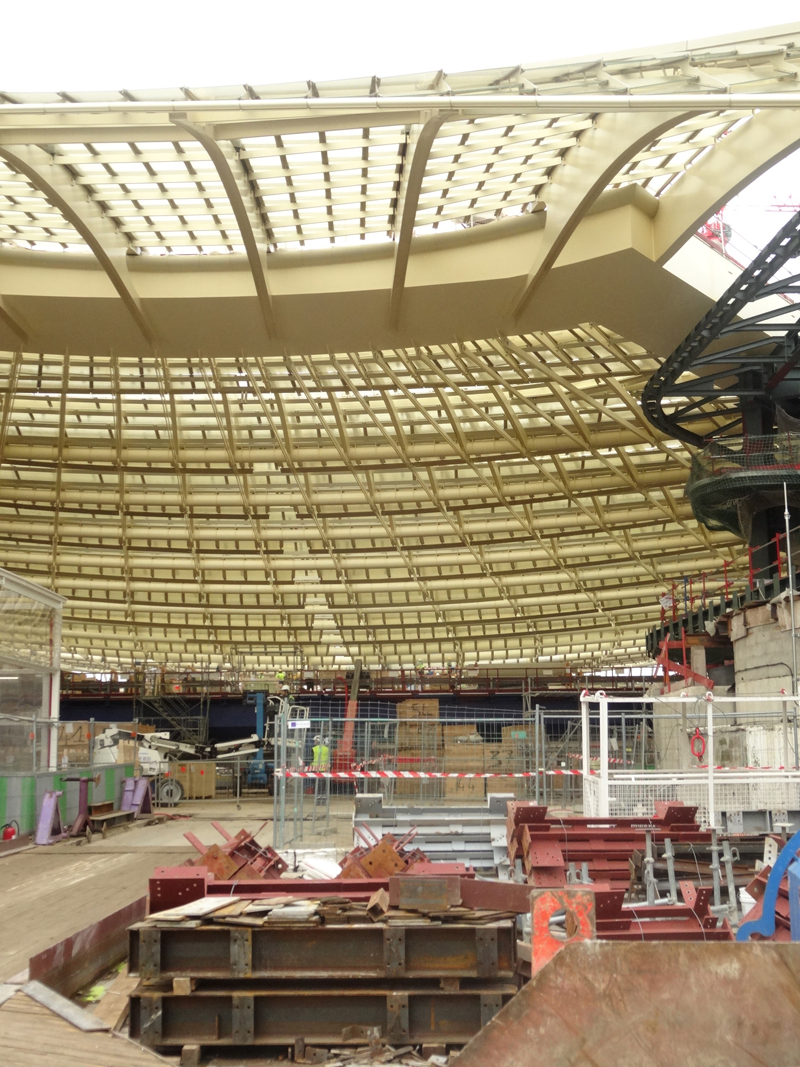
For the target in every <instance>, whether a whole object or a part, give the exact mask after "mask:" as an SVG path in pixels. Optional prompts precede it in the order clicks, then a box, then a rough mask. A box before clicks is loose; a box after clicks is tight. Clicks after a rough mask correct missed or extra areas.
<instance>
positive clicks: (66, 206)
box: [0, 145, 156, 347]
mask: <svg viewBox="0 0 800 1067" xmlns="http://www.w3.org/2000/svg"><path fill="white" fill-rule="evenodd" d="M0 158H2V159H4V160H5V161H6V162H7V163H10V164H11V166H13V167H14V168H15V170H17V171H18V172H19V173H20V174H24V175H25V177H26V178H27V179H28V181H30V182H31V183H32V184H33V185H35V186H36V188H37V189H39V190H40V191H41V192H43V193H44V194H45V196H46V197H47V199H48V200H49V201H50V203H51V204H52V205H53V206H54V207H55V208H57V209H58V210H59V211H60V212H61V214H62V215H63V217H64V218H65V219H66V221H67V222H68V223H69V224H70V225H71V226H72V227H73V228H74V229H75V230H76V231H77V232H78V233H79V234H80V236H81V237H82V238H83V240H84V241H85V242H86V244H87V245H88V247H89V248H90V249H91V251H92V252H93V253H94V256H95V258H96V259H97V261H98V263H99V264H100V265H101V267H102V268H103V270H104V271H105V272H106V274H107V276H108V279H109V281H110V282H111V284H112V285H113V286H114V288H115V289H116V291H117V293H118V294H119V296H120V298H121V299H122V302H123V303H124V305H125V307H126V308H127V310H128V312H129V314H130V316H131V318H132V319H133V321H134V322H135V324H136V326H137V327H138V329H139V332H140V333H141V335H142V337H143V338H144V339H145V341H146V342H147V344H148V345H150V346H151V347H152V346H153V345H154V344H155V341H156V337H155V332H154V330H153V328H152V326H151V325H150V323H149V322H148V319H147V316H146V314H145V312H144V309H143V308H142V304H141V301H140V299H139V296H138V294H137V292H136V289H135V287H134V285H133V282H132V281H131V278H130V275H129V272H128V264H127V260H126V256H127V254H128V252H129V251H130V250H131V246H130V244H129V243H128V241H127V240H126V239H125V237H124V236H123V235H122V234H121V233H120V232H119V231H118V230H117V228H116V226H114V224H113V223H112V222H111V221H110V220H109V219H107V218H106V216H105V215H104V214H103V212H102V211H101V209H100V208H99V207H98V206H97V204H95V203H93V202H92V201H91V200H89V199H88V197H87V195H86V194H85V193H84V192H83V190H82V189H80V187H79V186H77V185H75V184H74V182H73V179H72V175H71V173H70V172H69V170H68V169H67V168H66V167H63V166H61V165H60V164H58V163H55V162H53V157H52V156H51V155H49V153H47V152H45V151H44V150H43V149H41V148H38V147H36V146H35V145H0Z"/></svg>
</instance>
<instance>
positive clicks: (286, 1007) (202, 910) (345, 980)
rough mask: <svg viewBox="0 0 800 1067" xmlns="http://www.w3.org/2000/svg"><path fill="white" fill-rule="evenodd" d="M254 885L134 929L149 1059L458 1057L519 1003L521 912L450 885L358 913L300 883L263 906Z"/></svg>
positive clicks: (413, 881)
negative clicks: (229, 1052)
mask: <svg viewBox="0 0 800 1067" xmlns="http://www.w3.org/2000/svg"><path fill="white" fill-rule="evenodd" d="M189 870H191V869H189ZM198 873H199V872H198ZM198 881H200V880H199V879H198ZM348 881H350V880H342V884H347V882H348ZM358 881H360V883H361V884H362V885H369V884H370V882H369V880H368V879H360V880H358ZM463 882H464V883H465V884H467V885H473V884H475V883H474V879H470V878H464V879H463ZM207 884H212V885H213V884H214V883H213V882H208V883H207ZM263 884H264V883H263V882H262V883H258V882H250V883H247V882H245V881H242V882H241V883H240V884H239V886H238V888H237V892H236V893H235V894H234V895H233V896H230V895H228V896H223V895H206V894H204V895H202V896H197V898H196V899H194V900H191V901H189V902H187V903H184V904H181V905H179V906H178V907H175V908H171V909H168V910H164V911H160V912H156V913H154V914H151V915H149V916H148V918H147V919H145V920H144V921H143V922H141V923H137V924H136V925H134V926H133V927H131V930H130V950H129V970H130V973H131V974H134V975H138V977H139V978H140V982H139V985H138V987H137V988H136V990H135V991H134V992H133V994H132V995H131V1029H130V1032H131V1036H132V1037H134V1038H135V1039H136V1040H138V1041H140V1042H141V1043H142V1044H144V1045H147V1046H149V1047H152V1048H159V1047H175V1046H200V1047H202V1046H209V1047H221V1046H239V1045H243V1046H246V1045H251V1046H252V1045H261V1046H264V1045H268V1046H288V1047H289V1048H291V1049H293V1050H294V1049H295V1043H300V1044H298V1048H299V1047H301V1046H302V1048H303V1049H304V1050H305V1052H304V1053H303V1054H304V1055H305V1056H306V1057H307V1056H308V1055H309V1054H310V1050H311V1049H312V1048H313V1047H314V1046H322V1047H331V1046H363V1045H365V1043H370V1042H371V1043H372V1044H373V1045H374V1049H373V1051H374V1052H375V1053H376V1054H377V1052H378V1051H379V1049H384V1048H385V1047H386V1046H387V1045H400V1046H407V1045H410V1046H418V1045H431V1046H433V1045H436V1046H441V1047H447V1046H451V1047H452V1046H461V1045H464V1044H466V1042H467V1041H469V1040H470V1039H471V1038H472V1037H473V1036H474V1035H475V1034H477V1033H478V1031H479V1030H480V1028H481V1027H482V1026H483V1025H485V1023H486V1022H488V1020H489V1019H490V1018H492V1016H493V1015H494V1014H495V1013H496V1012H497V1011H499V1010H500V1008H501V1007H502V1005H503V1004H504V1003H506V1002H507V1001H508V1000H509V999H510V998H511V997H512V996H513V995H514V993H515V992H516V988H517V986H516V980H515V974H516V970H517V967H516V945H517V934H516V918H517V912H516V911H515V910H503V909H499V908H492V907H473V906H471V905H469V904H466V903H464V902H463V901H462V896H461V884H462V879H461V878H460V877H458V876H457V875H452V874H451V875H447V876H446V877H439V878H436V877H428V876H414V875H411V874H407V875H401V876H392V877H390V878H388V879H385V880H384V884H383V885H381V886H379V887H378V888H377V889H373V890H372V892H371V893H370V894H369V896H368V898H367V899H363V896H364V894H362V899H355V900H354V899H352V895H350V894H349V893H348V894H345V893H342V892H341V891H340V892H338V893H337V892H336V889H337V886H339V885H340V882H339V880H336V879H334V880H331V881H329V882H328V883H327V887H328V892H327V894H326V895H325V896H322V895H315V894H313V893H309V889H308V886H309V883H308V882H305V881H303V880H300V879H289V880H286V879H284V880H283V881H282V882H281V883H280V884H281V887H282V892H280V893H275V892H274V891H273V893H272V895H267V894H266V893H265V892H264V891H263ZM272 884H273V885H274V880H273V881H272ZM314 1055H315V1056H318V1055H319V1056H321V1053H320V1054H317V1053H315V1054H314ZM306 1062H322V1059H321V1058H319V1059H314V1058H313V1057H312V1060H311V1061H309V1060H308V1059H307V1060H306Z"/></svg>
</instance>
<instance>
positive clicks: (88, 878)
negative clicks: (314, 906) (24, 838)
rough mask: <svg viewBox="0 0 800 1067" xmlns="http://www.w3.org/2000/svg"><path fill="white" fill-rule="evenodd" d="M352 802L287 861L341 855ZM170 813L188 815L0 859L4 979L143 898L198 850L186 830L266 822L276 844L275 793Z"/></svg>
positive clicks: (265, 833)
mask: <svg viewBox="0 0 800 1067" xmlns="http://www.w3.org/2000/svg"><path fill="white" fill-rule="evenodd" d="M352 805H353V802H352V798H349V797H348V798H337V799H335V800H334V801H333V802H332V804H331V815H330V821H329V824H328V827H327V829H325V828H324V827H320V828H321V829H323V832H322V833H320V834H313V835H312V834H311V832H310V830H311V827H310V825H309V823H308V822H306V823H305V824H304V840H303V841H302V842H297V843H296V844H295V843H289V844H288V845H287V847H286V848H285V849H284V850H283V851H284V853H285V854H286V855H287V859H289V860H290V862H291V861H293V859H294V854H295V853H297V852H300V856H301V857H302V852H303V851H304V850H309V849H310V850H315V849H321V848H331V847H336V848H337V850H338V851H337V854H338V855H341V852H342V850H343V849H347V848H350V847H352ZM171 813H173V814H178V815H180V816H187V817H186V818H179V819H174V820H173V819H170V820H168V821H166V822H163V823H160V824H158V825H156V826H147V825H144V824H143V823H139V824H135V825H132V826H131V827H130V828H129V829H121V830H117V831H112V832H111V833H110V834H109V836H108V838H107V839H105V840H104V839H103V838H102V837H99V836H95V838H94V839H93V841H92V843H91V844H87V843H86V842H85V841H84V840H83V839H82V838H79V839H77V840H75V841H62V842H59V843H58V844H56V845H50V846H46V847H42V848H31V849H28V850H26V851H24V852H19V853H16V854H15V855H11V856H6V857H3V858H0V897H1V898H2V901H3V907H2V908H0V982H2V981H4V980H5V979H7V978H10V977H11V976H12V975H14V974H16V973H18V972H19V971H22V970H24V969H25V968H26V967H27V965H28V960H29V958H30V957H31V956H32V955H35V954H36V953H37V952H41V951H42V950H43V949H45V948H48V947H49V946H50V945H52V944H54V943H55V942H57V941H61V940H63V939H64V938H65V937H69V936H70V935H71V934H74V933H76V932H77V931H78V930H82V929H83V928H84V927H86V926H90V925H91V924H92V923H95V922H97V921H98V919H101V918H103V917H104V916H105V915H108V914H110V913H111V912H113V911H116V910H117V909H118V908H122V907H124V906H125V905H126V904H130V903H131V902H132V901H134V900H136V899H137V898H138V897H141V896H143V895H144V894H145V893H146V892H147V882H148V879H149V878H150V875H151V874H152V871H153V868H154V867H167V866H175V865H177V864H180V863H182V862H183V861H184V860H185V859H187V858H188V857H189V856H193V855H197V853H196V852H195V851H194V849H193V848H192V846H191V845H190V844H189V843H188V842H187V841H186V840H185V839H184V836H183V835H184V833H186V831H187V830H191V831H192V833H194V834H196V835H197V837H198V838H199V839H200V840H201V841H202V842H203V843H204V844H209V845H210V844H213V843H214V842H215V841H219V840H220V837H219V834H218V833H217V831H216V830H215V829H214V828H213V827H212V825H211V822H212V821H213V820H216V821H218V822H221V823H223V824H224V825H225V826H226V827H227V828H228V829H229V832H230V833H236V832H237V831H238V830H241V829H243V828H244V829H246V830H249V831H250V832H251V833H254V832H255V831H257V830H258V829H259V827H261V828H262V829H261V832H260V833H259V835H258V838H257V839H258V841H259V842H261V843H263V844H271V843H272V833H273V826H272V798H264V799H257V800H249V799H243V800H241V802H240V803H239V806H238V807H237V804H236V802H232V801H224V800H223V801H214V800H197V801H187V802H184V803H182V804H181V805H180V807H178V808H175V809H171ZM265 820H269V821H267V823H266V825H263V824H264V822H265ZM287 831H289V827H287Z"/></svg>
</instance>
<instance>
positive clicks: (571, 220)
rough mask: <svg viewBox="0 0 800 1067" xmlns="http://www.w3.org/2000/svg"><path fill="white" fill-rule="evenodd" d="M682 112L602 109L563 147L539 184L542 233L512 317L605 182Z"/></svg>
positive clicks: (519, 311) (517, 315)
mask: <svg viewBox="0 0 800 1067" xmlns="http://www.w3.org/2000/svg"><path fill="white" fill-rule="evenodd" d="M636 99H638V98H636ZM687 117H688V116H687V114H686V113H685V112H680V111H674V112H672V113H671V114H669V115H664V114H661V113H659V114H658V115H657V116H655V117H654V116H653V115H637V116H635V117H629V118H623V117H621V116H620V115H602V116H600V117H599V118H598V119H597V121H596V122H595V125H594V128H593V129H591V130H587V131H586V132H585V133H584V134H583V136H582V137H581V139H580V141H579V143H578V145H577V146H576V147H575V148H571V149H569V150H568V151H567V152H566V154H565V155H564V157H563V162H562V163H561V165H560V166H558V167H556V168H555V169H554V171H553V177H552V180H551V181H550V183H549V185H546V186H544V188H543V190H542V199H543V200H544V202H545V207H546V215H545V227H544V233H543V234H542V235H541V236H540V237H539V239H538V241H537V244H536V246H535V247H536V253H535V256H534V260H533V264H532V265H531V268H530V270H529V272H528V277H527V280H526V282H525V287H524V289H523V291H522V293H521V294H520V296H519V298H518V299H517V301H516V303H515V305H514V308H513V311H512V318H513V320H514V321H518V320H519V319H520V318H521V317H522V315H523V314H524V313H525V311H526V310H527V308H528V305H529V304H530V302H531V300H532V299H533V295H534V293H535V292H536V290H537V289H538V288H539V286H540V285H541V284H542V282H543V281H544V279H545V277H546V276H547V273H548V271H549V270H550V268H551V267H552V266H553V264H554V263H555V262H556V260H557V259H558V257H559V255H560V254H561V252H562V251H563V249H564V246H565V245H566V244H567V241H569V239H570V237H571V236H572V234H573V233H574V232H575V229H576V227H577V226H578V223H579V222H580V221H581V219H582V218H583V217H584V216H585V215H586V212H587V211H588V210H589V208H590V207H591V206H592V204H593V203H594V202H595V200H597V198H598V196H600V194H601V193H602V192H603V190H604V189H605V188H606V187H607V186H608V184H609V182H611V181H612V180H613V179H614V177H615V176H616V175H617V174H619V172H620V171H621V170H622V168H623V167H624V166H625V164H626V163H629V162H630V161H631V159H632V158H633V157H634V156H635V155H636V153H637V152H640V151H641V150H642V149H643V148H645V147H646V146H647V145H648V144H650V143H651V142H652V141H654V140H655V139H656V138H658V137H660V136H661V135H662V134H664V133H665V132H666V131H667V130H670V129H672V128H673V127H675V126H677V125H678V124H679V123H680V122H682V121H683V120H684V119H685V118H687Z"/></svg>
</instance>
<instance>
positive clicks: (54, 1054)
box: [0, 990, 167, 1067]
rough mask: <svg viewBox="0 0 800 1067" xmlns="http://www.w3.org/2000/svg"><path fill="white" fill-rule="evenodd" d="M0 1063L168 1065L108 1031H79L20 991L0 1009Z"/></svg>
mask: <svg viewBox="0 0 800 1067" xmlns="http://www.w3.org/2000/svg"><path fill="white" fill-rule="evenodd" d="M0 1059H2V1060H4V1061H5V1062H6V1063H8V1064H13V1067H44V1065H49V1064H53V1065H54V1067H55V1065H56V1064H58V1067H110V1065H111V1064H113V1065H114V1067H149V1065H151V1064H159V1063H160V1064H163V1063H165V1062H167V1061H165V1060H164V1059H163V1058H162V1057H161V1056H158V1055H156V1054H155V1053H152V1052H150V1051H149V1050H147V1049H143V1048H140V1047H139V1046H138V1045H136V1044H135V1043H134V1042H132V1041H128V1040H127V1039H126V1038H122V1037H120V1035H114V1034H111V1033H109V1032H108V1031H107V1030H102V1031H97V1032H95V1033H86V1032H84V1031H82V1030H78V1029H77V1028H76V1027H74V1026H72V1025H70V1023H68V1022H66V1020H64V1019H61V1018H60V1017H59V1016H57V1015H54V1014H53V1012H51V1011H50V1010H49V1009H48V1008H46V1007H44V1005H42V1004H38V1003H37V1002H36V1001H34V1000H31V999H30V997H28V996H27V995H26V994H25V993H23V992H22V991H21V990H20V992H19V993H18V994H17V995H16V996H15V997H12V998H11V1000H9V1001H7V1002H6V1003H5V1004H4V1005H3V1006H2V1007H1V1008H0Z"/></svg>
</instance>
